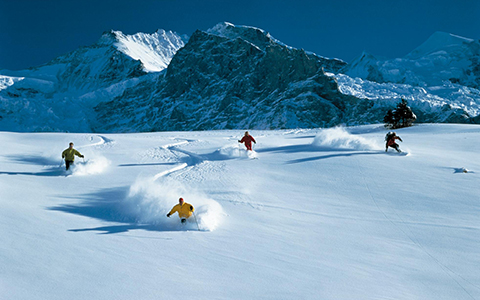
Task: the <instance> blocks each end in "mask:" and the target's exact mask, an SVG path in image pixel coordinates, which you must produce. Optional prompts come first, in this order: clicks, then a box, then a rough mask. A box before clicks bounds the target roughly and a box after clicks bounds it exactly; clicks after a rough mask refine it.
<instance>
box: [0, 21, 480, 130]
mask: <svg viewBox="0 0 480 300" xmlns="http://www.w3.org/2000/svg"><path fill="white" fill-rule="evenodd" d="M479 59H480V43H479V41H476V40H472V39H467V38H462V37H458V36H455V35H452V34H448V33H440V32H437V33H435V34H433V35H432V36H431V37H430V38H429V39H428V40H427V41H426V42H425V43H424V44H422V45H421V46H419V47H418V48H417V49H414V50H413V51H412V52H411V53H409V54H408V55H407V56H405V57H404V58H397V59H380V58H376V57H374V56H373V55H370V54H367V53H363V54H362V55H361V56H360V57H359V58H357V59H356V60H354V61H353V62H352V63H350V64H347V63H346V62H344V61H342V60H339V59H330V58H325V57H321V56H318V55H316V54H314V53H310V52H306V51H304V50H300V49H296V48H293V47H290V46H287V45H285V44H283V43H282V42H280V41H278V40H276V39H275V38H273V37H272V36H271V35H270V34H269V33H267V32H265V31H263V30H261V29H258V28H254V27H248V26H235V25H233V24H230V23H220V24H217V25H216V26H214V27H213V28H211V29H209V30H207V31H199V30H197V31H195V32H194V33H193V34H192V35H191V36H190V37H188V36H184V35H178V34H176V33H173V32H171V31H169V32H167V31H164V30H159V31H157V32H155V33H153V34H144V33H137V34H135V35H124V34H123V33H121V32H118V31H110V32H106V33H104V34H103V35H102V37H101V38H100V40H99V41H98V42H97V43H95V44H94V45H92V46H88V47H82V48H79V49H77V50H75V51H73V52H71V53H68V54H66V55H63V56H60V57H58V58H56V59H54V60H52V61H51V62H49V63H47V64H45V65H42V66H39V67H36V68H30V69H27V70H22V71H7V70H0V130H9V131H69V132H92V131H93V132H138V131H163V130H210V129H281V128H311V127H330V126H335V125H339V124H345V125H358V124H368V123H381V122H382V120H383V116H384V115H385V113H386V111H387V110H388V109H390V108H393V107H395V105H396V103H397V102H399V101H400V99H401V98H404V99H406V100H408V101H409V105H410V106H411V107H412V109H413V110H414V112H415V114H416V115H417V116H418V122H460V123H479V121H480V120H479V119H480V118H479V117H478V116H479V115H480V65H479Z"/></svg>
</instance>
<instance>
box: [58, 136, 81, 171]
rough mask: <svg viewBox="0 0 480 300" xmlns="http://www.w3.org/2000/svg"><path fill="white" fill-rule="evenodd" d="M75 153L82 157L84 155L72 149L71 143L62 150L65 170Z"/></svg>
mask: <svg viewBox="0 0 480 300" xmlns="http://www.w3.org/2000/svg"><path fill="white" fill-rule="evenodd" d="M75 155H76V156H78V157H82V158H83V157H85V156H83V155H82V154H81V153H80V152H78V151H77V150H75V149H73V143H70V144H69V147H68V149H65V150H64V151H63V152H62V158H64V159H65V167H66V169H67V171H68V169H69V168H70V165H71V164H73V162H74V161H75Z"/></svg>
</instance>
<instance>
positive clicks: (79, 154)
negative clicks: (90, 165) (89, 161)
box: [75, 150, 83, 157]
mask: <svg viewBox="0 0 480 300" xmlns="http://www.w3.org/2000/svg"><path fill="white" fill-rule="evenodd" d="M75 155H76V156H78V157H83V155H82V154H81V153H80V152H78V151H77V150H75Z"/></svg>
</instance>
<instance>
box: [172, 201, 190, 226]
mask: <svg viewBox="0 0 480 300" xmlns="http://www.w3.org/2000/svg"><path fill="white" fill-rule="evenodd" d="M194 211H195V208H194V207H193V205H191V204H189V203H187V202H185V201H183V198H180V199H178V204H177V205H175V206H174V207H173V208H172V210H171V211H170V212H169V213H168V214H167V217H169V218H170V216H171V215H173V214H174V213H175V212H178V217H179V218H180V219H181V222H182V223H185V222H187V219H188V218H190V217H191V216H192V214H193V212H194Z"/></svg>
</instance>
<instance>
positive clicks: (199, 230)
mask: <svg viewBox="0 0 480 300" xmlns="http://www.w3.org/2000/svg"><path fill="white" fill-rule="evenodd" d="M193 217H194V218H195V223H197V229H198V231H200V227H198V222H197V216H196V215H195V212H193Z"/></svg>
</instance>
